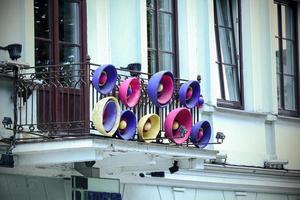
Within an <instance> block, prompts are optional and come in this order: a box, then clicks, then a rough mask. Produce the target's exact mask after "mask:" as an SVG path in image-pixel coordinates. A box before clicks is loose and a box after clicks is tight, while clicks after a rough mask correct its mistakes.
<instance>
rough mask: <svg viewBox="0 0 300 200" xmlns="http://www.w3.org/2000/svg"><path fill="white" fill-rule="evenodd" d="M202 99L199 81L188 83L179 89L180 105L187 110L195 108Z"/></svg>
mask: <svg viewBox="0 0 300 200" xmlns="http://www.w3.org/2000/svg"><path fill="white" fill-rule="evenodd" d="M199 98H200V85H199V82H197V81H193V80H191V81H188V82H186V83H184V84H182V85H181V87H180V89H179V100H180V104H181V105H183V106H185V107H187V108H194V107H195V106H196V105H197V103H198V100H199Z"/></svg>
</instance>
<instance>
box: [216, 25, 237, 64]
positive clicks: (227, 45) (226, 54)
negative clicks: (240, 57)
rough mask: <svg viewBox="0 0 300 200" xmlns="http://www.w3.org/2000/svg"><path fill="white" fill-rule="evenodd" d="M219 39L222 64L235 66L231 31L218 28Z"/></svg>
mask: <svg viewBox="0 0 300 200" xmlns="http://www.w3.org/2000/svg"><path fill="white" fill-rule="evenodd" d="M219 37H220V48H221V56H222V61H223V63H227V64H236V57H235V53H234V44H233V32H232V30H230V29H225V28H219Z"/></svg>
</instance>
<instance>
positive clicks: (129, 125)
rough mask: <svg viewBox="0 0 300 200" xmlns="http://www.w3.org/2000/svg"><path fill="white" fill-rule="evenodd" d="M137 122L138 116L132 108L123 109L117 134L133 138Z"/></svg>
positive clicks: (123, 137) (124, 138) (127, 138)
mask: <svg viewBox="0 0 300 200" xmlns="http://www.w3.org/2000/svg"><path fill="white" fill-rule="evenodd" d="M136 124H137V122H136V117H135V115H134V113H133V112H132V111H131V110H125V111H122V113H121V119H120V124H119V128H118V130H117V136H118V137H119V138H121V139H123V140H130V139H133V138H134V135H135V132H136Z"/></svg>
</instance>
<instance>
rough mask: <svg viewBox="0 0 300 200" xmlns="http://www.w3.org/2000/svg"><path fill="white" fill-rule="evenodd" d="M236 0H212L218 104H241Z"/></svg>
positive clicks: (233, 106)
mask: <svg viewBox="0 0 300 200" xmlns="http://www.w3.org/2000/svg"><path fill="white" fill-rule="evenodd" d="M240 9H241V8H240V0H214V20H215V34H216V47H217V57H218V61H217V63H218V69H219V79H220V93H221V98H220V99H218V102H217V103H218V106H221V107H229V108H237V109H242V108H243V77H242V47H241V45H242V44H241V41H242V40H241V14H240Z"/></svg>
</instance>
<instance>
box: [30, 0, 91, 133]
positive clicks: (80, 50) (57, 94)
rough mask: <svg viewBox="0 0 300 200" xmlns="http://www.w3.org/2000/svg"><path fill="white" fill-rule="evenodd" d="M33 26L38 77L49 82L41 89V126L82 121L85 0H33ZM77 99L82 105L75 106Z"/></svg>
mask: <svg viewBox="0 0 300 200" xmlns="http://www.w3.org/2000/svg"><path fill="white" fill-rule="evenodd" d="M34 29H35V65H36V73H37V77H38V78H39V79H41V80H43V82H45V83H49V84H45V85H43V87H41V88H39V89H38V95H37V116H38V117H37V119H38V124H39V125H40V128H41V124H45V123H48V124H49V123H50V124H54V122H55V123H56V122H59V123H60V124H64V123H67V122H71V121H82V120H83V118H84V117H86V114H85V112H86V111H87V108H86V107H85V105H83V104H84V103H82V102H84V101H85V100H86V99H85V98H84V92H83V91H84V90H86V86H85V85H83V84H82V83H83V81H82V78H85V77H83V75H82V74H84V72H83V71H84V70H86V69H87V68H85V67H86V66H85V65H81V64H78V63H82V62H84V61H85V57H86V54H87V50H86V46H87V45H86V43H87V42H86V0H34ZM76 63H77V64H76ZM77 102H81V103H79V105H81V106H75V105H76V104H77ZM74 113H82V115H78V114H77V115H76V114H74ZM51 122H53V123H51ZM66 127H67V125H65V126H64V127H63V125H62V126H61V128H66ZM48 129H49V127H48Z"/></svg>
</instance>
